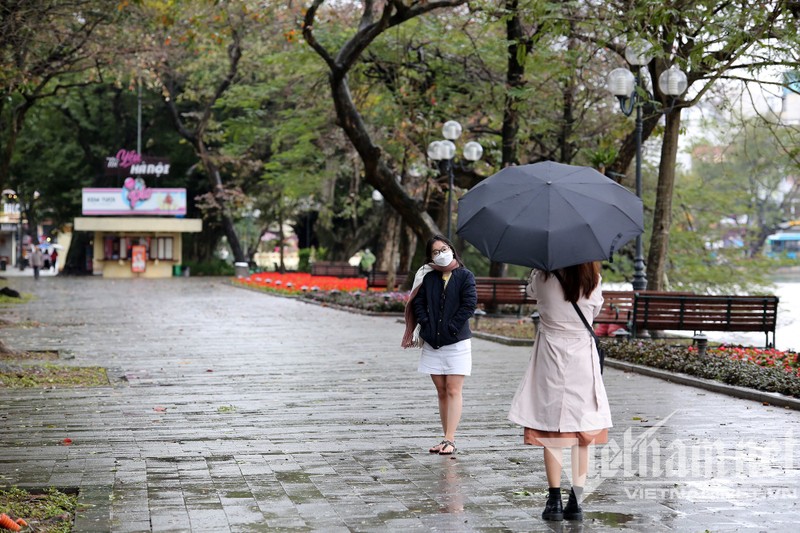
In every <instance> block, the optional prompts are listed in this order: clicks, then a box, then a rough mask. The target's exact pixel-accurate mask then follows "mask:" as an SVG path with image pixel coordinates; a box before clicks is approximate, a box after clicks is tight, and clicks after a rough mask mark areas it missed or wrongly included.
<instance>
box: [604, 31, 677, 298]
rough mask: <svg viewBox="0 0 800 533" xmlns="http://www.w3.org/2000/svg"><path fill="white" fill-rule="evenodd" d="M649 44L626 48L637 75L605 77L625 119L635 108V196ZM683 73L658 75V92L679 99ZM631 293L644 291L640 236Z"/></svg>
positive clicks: (623, 73) (638, 192)
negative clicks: (645, 68) (644, 69)
mask: <svg viewBox="0 0 800 533" xmlns="http://www.w3.org/2000/svg"><path fill="white" fill-rule="evenodd" d="M651 50H652V45H651V44H650V43H648V42H646V41H634V42H633V43H631V44H630V45H628V46H627V47H626V48H625V60H626V61H627V62H628V63H630V64H631V65H632V66H634V67H636V76H634V75H633V73H631V71H630V69H627V68H617V69H614V70H612V71H611V72H610V73H609V75H608V90H609V91H611V93H612V94H613V95H614V96H616V97H617V99H618V100H619V107H620V109H621V110H622V112H623V113H624V114H625V116H630V115H631V113H632V112H633V110H634V108H635V109H636V130H635V132H636V196H638V197H639V198H641V197H642V129H643V126H642V105H643V104H644V102H646V101H647V100H652V98H653V97H652V95H651V94H650V93H649V91H648V90H647V89H646V87H645V86H644V79H643V76H642V67H643V66H645V65H647V64H648V63H650V60H651V59H652V54H651ZM687 85H688V83H687V81H686V74H684V73H683V71H681V70H680V69H679V68H678V67H676V66H675V65H673V66H672V67H670V68H669V69H668V70H666V71H664V72H663V73H661V75H660V76H659V78H658V87H659V89H661V92H662V93H664V94H666V95H669V96H672V97H673V98H675V97H678V96H680V95H681V94H683V92H684V91H685V90H686V88H687ZM633 271H634V273H633V290H635V291H640V290H644V289H646V288H647V277H646V275H645V264H644V250H643V246H642V236H641V235H637V236H636V252H635V256H634V260H633Z"/></svg>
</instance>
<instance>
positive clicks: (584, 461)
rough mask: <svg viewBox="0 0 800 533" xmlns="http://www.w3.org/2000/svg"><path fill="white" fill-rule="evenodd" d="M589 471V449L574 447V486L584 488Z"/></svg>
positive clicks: (586, 447)
mask: <svg viewBox="0 0 800 533" xmlns="http://www.w3.org/2000/svg"><path fill="white" fill-rule="evenodd" d="M588 471H589V447H588V446H573V447H572V486H573V487H584V486H585V485H586V474H587V472H588Z"/></svg>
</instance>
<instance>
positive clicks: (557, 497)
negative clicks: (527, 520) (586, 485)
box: [542, 487, 564, 520]
mask: <svg viewBox="0 0 800 533" xmlns="http://www.w3.org/2000/svg"><path fill="white" fill-rule="evenodd" d="M548 490H549V494H548V496H547V503H545V504H544V511H543V512H542V518H543V519H544V520H564V510H563V509H562V507H561V487H556V488H552V487H550V488H549V489H548Z"/></svg>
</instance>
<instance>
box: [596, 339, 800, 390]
mask: <svg viewBox="0 0 800 533" xmlns="http://www.w3.org/2000/svg"><path fill="white" fill-rule="evenodd" d="M602 342H603V346H605V347H606V354H607V355H608V357H612V358H614V359H619V360H621V361H628V362H630V363H636V364H639V365H644V366H649V367H653V368H660V369H662V370H668V371H670V372H682V373H684V374H689V375H691V376H696V377H700V378H706V379H713V380H716V381H720V382H722V383H727V384H728V385H736V386H739V387H748V388H751V389H755V390H760V391H764V392H777V393H780V394H785V395H787V396H793V397H795V398H800V375H798V372H797V356H798V355H797V354H796V353H794V352H778V351H777V350H759V349H757V348H746V347H742V346H720V347H719V348H709V350H708V351H707V352H706V355H705V356H700V355H699V354H698V353H697V350H696V349H694V348H691V347H688V348H687V347H685V346H669V345H666V344H660V343H654V342H641V341H632V342H623V343H621V342H610V341H602ZM760 352H776V353H780V354H781V355H780V356H778V355H775V354H770V355H765V354H762V353H760ZM762 357H763V358H764V359H765V361H775V362H777V361H778V360H780V361H781V362H780V363H779V364H767V365H766V366H761V365H760V364H759V363H758V360H760V359H761V358H762ZM792 359H794V363H789V369H788V371H787V369H786V367H785V366H784V363H783V362H784V361H787V360H789V361H791V360H792Z"/></svg>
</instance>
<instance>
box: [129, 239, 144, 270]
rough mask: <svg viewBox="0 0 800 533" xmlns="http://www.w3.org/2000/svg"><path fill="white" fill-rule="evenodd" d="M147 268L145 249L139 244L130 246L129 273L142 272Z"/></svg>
mask: <svg viewBox="0 0 800 533" xmlns="http://www.w3.org/2000/svg"><path fill="white" fill-rule="evenodd" d="M146 267H147V247H146V246H143V245H141V244H137V245H135V246H131V271H132V272H144V270H145V268H146Z"/></svg>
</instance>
